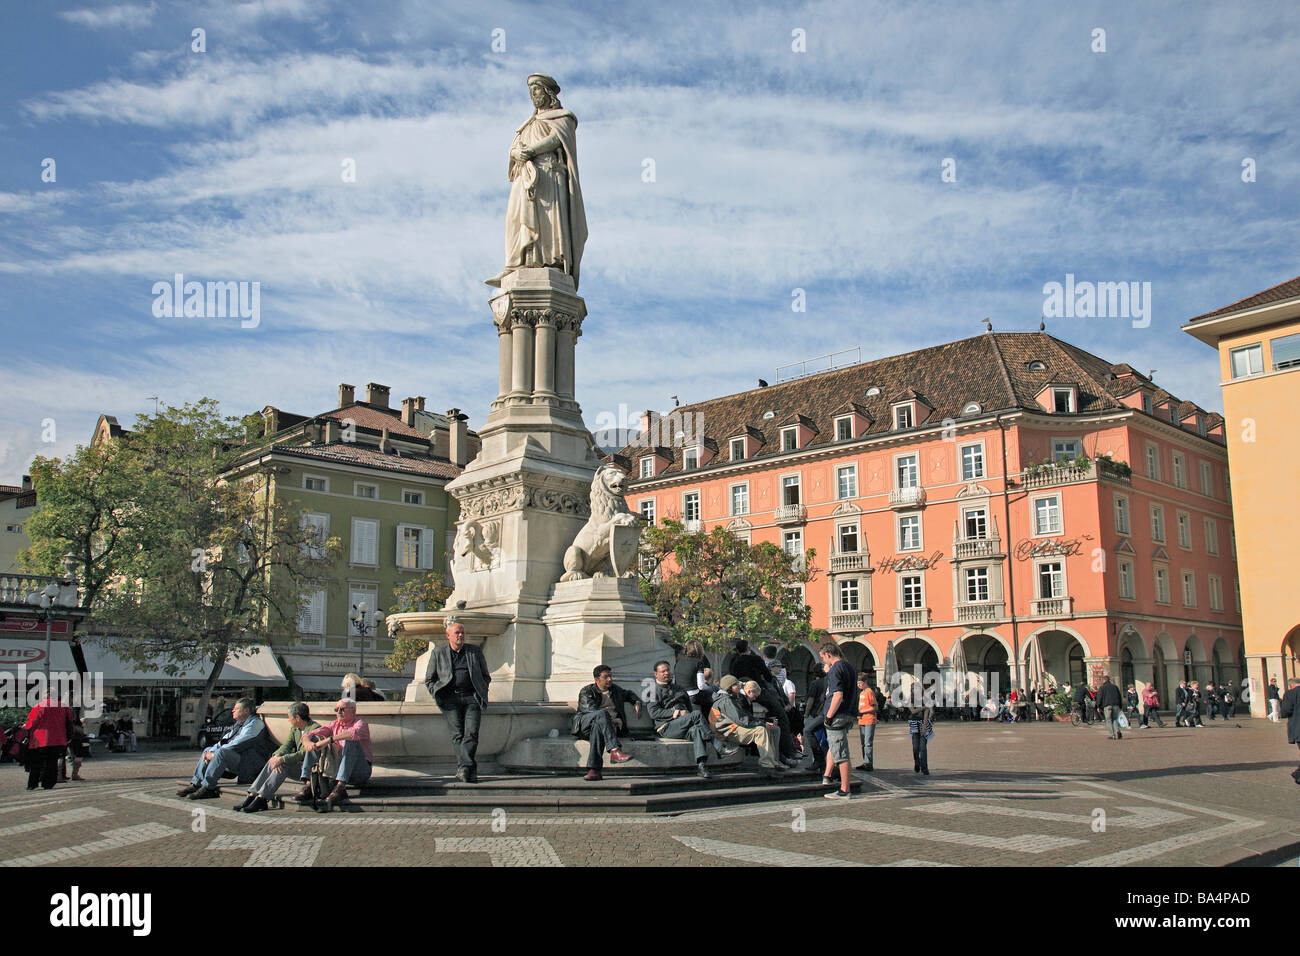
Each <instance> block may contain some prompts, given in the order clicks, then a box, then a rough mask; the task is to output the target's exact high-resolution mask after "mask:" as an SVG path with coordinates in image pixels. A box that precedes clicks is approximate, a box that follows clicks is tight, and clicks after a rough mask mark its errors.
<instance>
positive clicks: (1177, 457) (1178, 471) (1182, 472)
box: [1170, 451, 1187, 488]
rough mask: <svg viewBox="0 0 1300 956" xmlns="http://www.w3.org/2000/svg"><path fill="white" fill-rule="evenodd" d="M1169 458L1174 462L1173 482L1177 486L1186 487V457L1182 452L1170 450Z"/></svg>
mask: <svg viewBox="0 0 1300 956" xmlns="http://www.w3.org/2000/svg"><path fill="white" fill-rule="evenodd" d="M1170 458H1171V459H1172V461H1173V464H1174V484H1175V485H1177V486H1178V487H1179V488H1186V487H1187V459H1186V457H1184V456H1183V454H1182V452H1177V451H1176V452H1172V453H1171V454H1170Z"/></svg>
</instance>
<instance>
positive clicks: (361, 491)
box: [352, 481, 379, 501]
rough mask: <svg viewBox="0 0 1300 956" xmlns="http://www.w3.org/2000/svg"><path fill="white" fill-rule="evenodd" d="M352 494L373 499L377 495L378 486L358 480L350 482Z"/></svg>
mask: <svg viewBox="0 0 1300 956" xmlns="http://www.w3.org/2000/svg"><path fill="white" fill-rule="evenodd" d="M352 494H353V495H355V496H356V497H358V498H369V499H370V500H371V501H374V500H376V499H377V498H378V497H379V486H378V485H367V484H363V483H362V482H360V481H354V482H353V483H352Z"/></svg>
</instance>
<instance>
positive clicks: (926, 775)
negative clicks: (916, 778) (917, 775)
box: [921, 768, 930, 777]
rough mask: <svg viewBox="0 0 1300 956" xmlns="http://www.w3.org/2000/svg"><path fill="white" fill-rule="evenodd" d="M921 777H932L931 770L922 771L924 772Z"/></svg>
mask: <svg viewBox="0 0 1300 956" xmlns="http://www.w3.org/2000/svg"><path fill="white" fill-rule="evenodd" d="M921 776H923V777H928V776H930V771H929V769H928V768H927V769H925V770H922V771H921Z"/></svg>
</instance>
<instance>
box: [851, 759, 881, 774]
mask: <svg viewBox="0 0 1300 956" xmlns="http://www.w3.org/2000/svg"><path fill="white" fill-rule="evenodd" d="M853 769H854V770H861V771H862V772H863V773H871V771H873V770H875V769H876V768H875V767H873V766H872V765H871V762H870V761H867V762H866V763H860V764H858V765H857V766H856V767H854V768H853Z"/></svg>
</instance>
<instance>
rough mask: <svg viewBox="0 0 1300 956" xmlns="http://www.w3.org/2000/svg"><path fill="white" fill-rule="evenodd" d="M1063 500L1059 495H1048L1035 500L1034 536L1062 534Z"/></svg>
mask: <svg viewBox="0 0 1300 956" xmlns="http://www.w3.org/2000/svg"><path fill="white" fill-rule="evenodd" d="M1061 527H1062V525H1061V498H1060V496H1059V495H1046V496H1044V497H1042V498H1035V499H1034V534H1035V535H1044V534H1060V533H1061Z"/></svg>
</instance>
